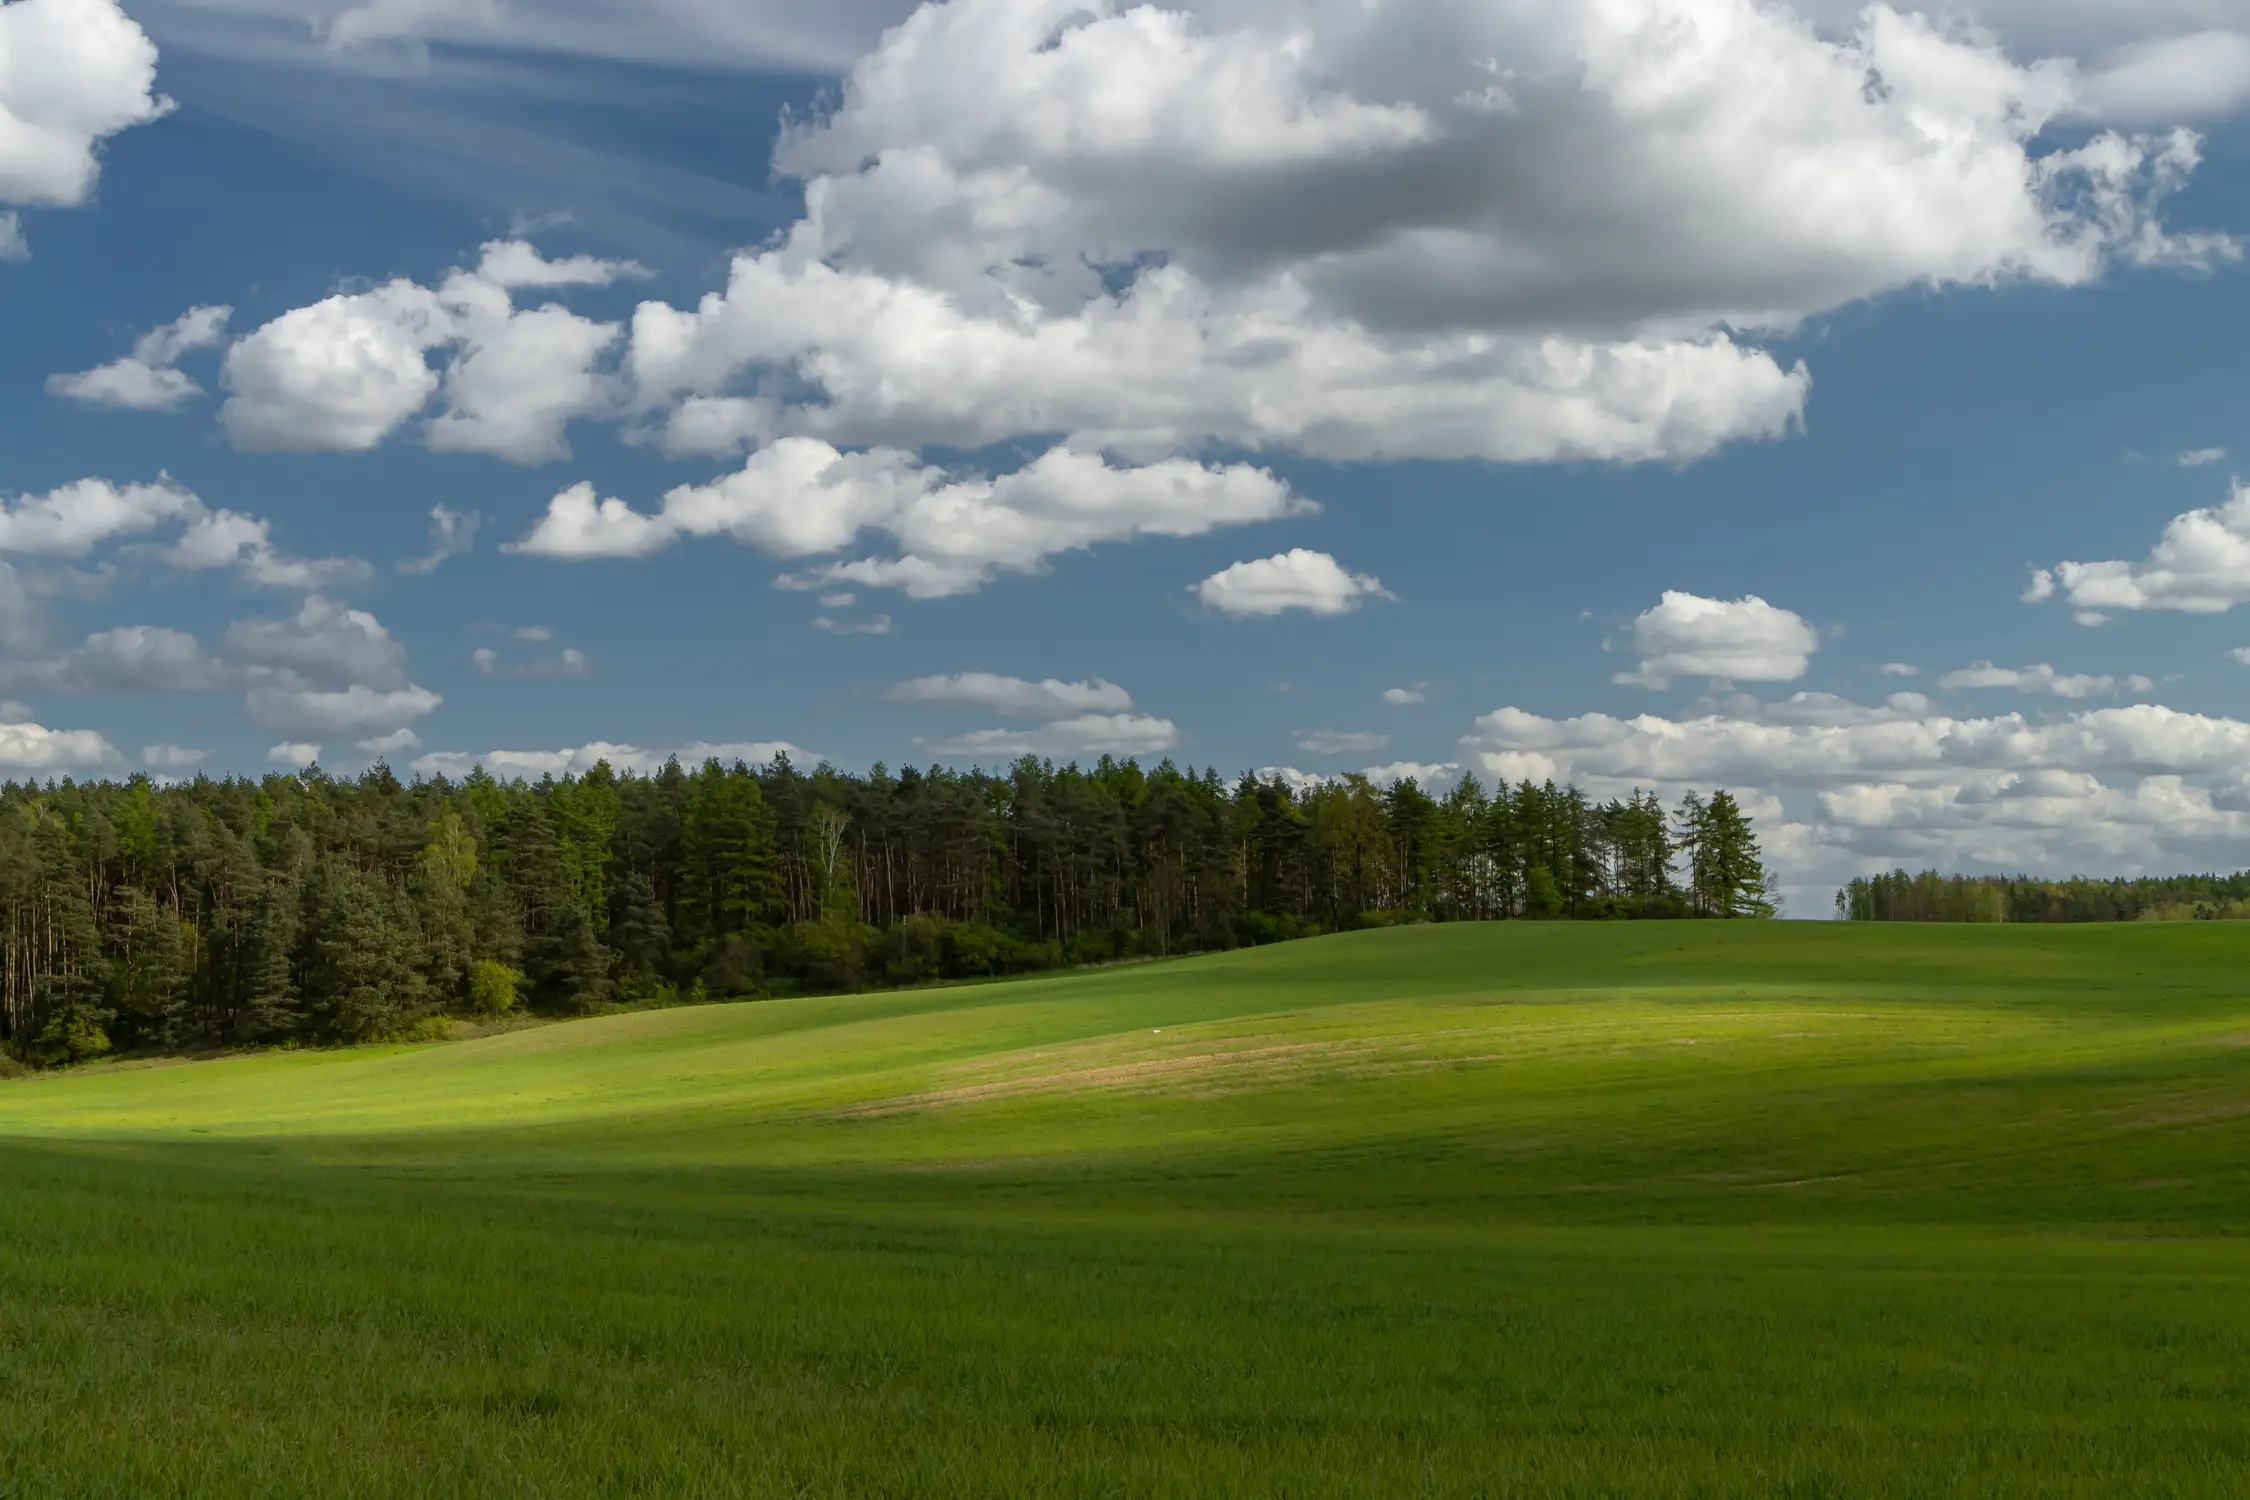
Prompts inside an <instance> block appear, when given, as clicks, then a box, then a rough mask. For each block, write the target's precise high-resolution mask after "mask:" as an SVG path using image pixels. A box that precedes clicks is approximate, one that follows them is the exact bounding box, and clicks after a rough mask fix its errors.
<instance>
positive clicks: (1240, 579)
mask: <svg viewBox="0 0 2250 1500" xmlns="http://www.w3.org/2000/svg"><path fill="white" fill-rule="evenodd" d="M1193 592H1194V593H1195V595H1196V597H1197V598H1199V599H1201V600H1202V601H1203V603H1204V605H1205V607H1206V608H1210V609H1215V610H1218V611H1220V612H1221V613H1222V614H1229V615H1233V616H1235V617H1236V618H1238V619H1239V618H1242V617H1244V616H1248V615H1278V614H1281V613H1283V612H1284V611H1286V610H1292V609H1302V610H1309V611H1310V612H1311V613H1313V614H1316V615H1341V614H1349V613H1350V612H1351V611H1353V610H1355V609H1357V608H1359V606H1360V605H1361V603H1362V602H1364V601H1366V600H1368V599H1391V598H1396V597H1397V596H1396V595H1394V594H1393V593H1391V591H1390V590H1389V589H1386V588H1384V587H1383V581H1382V580H1381V579H1379V578H1375V577H1371V576H1370V575H1368V574H1365V573H1352V572H1347V571H1346V570H1345V569H1344V567H1343V565H1342V564H1341V563H1338V562H1337V561H1336V559H1335V558H1333V557H1330V556H1329V555H1328V554H1327V553H1325V552H1308V551H1306V550H1305V549H1304V548H1302V547H1292V548H1290V549H1289V550H1288V551H1287V552H1281V553H1276V554H1275V555H1274V556H1272V557H1262V558H1259V559H1258V560H1257V561H1255V562H1238V563H1236V564H1234V565H1233V566H1232V567H1227V568H1221V569H1220V570H1219V571H1218V572H1216V573H1213V574H1212V575H1211V576H1210V577H1209V578H1206V579H1204V580H1203V581H1202V582H1201V583H1199V584H1196V585H1195V587H1194V590H1193Z"/></svg>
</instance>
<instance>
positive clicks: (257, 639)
mask: <svg viewBox="0 0 2250 1500" xmlns="http://www.w3.org/2000/svg"><path fill="white" fill-rule="evenodd" d="M223 649H224V650H225V652H226V654H227V656H228V657H230V658H231V659H233V660H234V661H237V662H240V663H242V664H243V665H245V666H248V667H254V668H262V669H265V670H266V671H269V672H273V673H278V674H286V675H287V676H288V677H290V678H291V679H293V682H294V683H295V684H296V685H302V686H312V687H323V688H341V687H347V686H350V685H352V684H355V683H356V684H364V685H366V686H369V687H372V688H379V689H386V690H387V689H392V688H398V687H403V686H405V685H406V648H405V647H404V646H401V645H400V644H399V643H398V641H397V640H395V639H394V638H393V637H392V635H391V633H390V632H389V631H388V630H386V629H384V628H383V624H382V622H381V621H379V620H377V619H376V618H375V617H374V616H373V615H371V614H369V613H368V612H367V611H365V610H362V609H351V608H347V607H345V606H343V605H340V604H336V603H333V602H331V601H330V600H327V599H324V598H322V597H320V596H319V595H317V594H315V595H313V596H311V597H309V598H307V599H306V600H305V602H304V605H303V607H302V608H300V609H299V610H298V611H297V613H296V614H295V615H294V616H292V617H291V618H289V619H286V620H270V619H254V620H237V621H235V622H234V623H233V624H232V625H229V626H228V627H227V630H226V635H225V638H224V641H223Z"/></svg>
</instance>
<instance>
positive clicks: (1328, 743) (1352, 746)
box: [1297, 729, 1391, 755]
mask: <svg viewBox="0 0 2250 1500" xmlns="http://www.w3.org/2000/svg"><path fill="white" fill-rule="evenodd" d="M1390 742H1391V737H1390V736H1389V735H1387V734H1375V733H1372V732H1369V731H1365V730H1344V729H1315V730H1311V731H1307V732H1300V733H1299V734H1298V736H1297V748H1298V749H1300V750H1308V751H1310V752H1312V753H1313V754H1314V755H1364V754H1366V753H1367V752H1368V751H1370V750H1380V749H1382V748H1384V747H1385V746H1386V745H1388V744H1390Z"/></svg>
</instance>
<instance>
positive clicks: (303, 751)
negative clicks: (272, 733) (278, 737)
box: [266, 740, 320, 766]
mask: <svg viewBox="0 0 2250 1500" xmlns="http://www.w3.org/2000/svg"><path fill="white" fill-rule="evenodd" d="M266 759H267V760H270V761H272V762H273V763H274V764H275V765H277V766H309V765H311V764H312V763H313V762H315V761H317V760H319V759H320V746H318V745H313V744H307V743H304V742H302V741H295V740H284V741H283V742H282V743H281V744H278V745H276V746H274V747H273V748H272V749H270V750H268V751H267V752H266Z"/></svg>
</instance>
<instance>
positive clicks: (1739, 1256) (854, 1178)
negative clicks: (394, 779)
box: [0, 923, 2250, 1500]
mask: <svg viewBox="0 0 2250 1500" xmlns="http://www.w3.org/2000/svg"><path fill="white" fill-rule="evenodd" d="M2246 1231H2250V924H2242V923H2204V924H2177V925H2166V926H2157V925H2145V926H2135V927H2110V928H2094V927H2076V928H2068V927H2045V928H2008V927H1981V928H1980V927H1906V926H1856V927H1853V926H1827V925H1813V924H1772V923H1766V924H1740V925H1736V924H1716V923H1694V924H1689V923H1682V924H1660V923H1649V924H1634V925H1617V926H1596V925H1578V926H1573V925H1567V924H1554V925H1545V924H1508V925H1502V926H1491V927H1472V926H1459V927H1437V928H1419V929H1405V930H1391V931H1383V932H1371V933H1364V934H1357V935H1352V936H1345V937H1336V938H1327V939H1320V940H1316V941H1311V942H1304V943H1297V944H1290V945H1285V946H1281V947H1275V948H1267V949H1260V950H1256V951H1252V952H1245V953H1237V954H1230V955H1225V956H1221V957H1214V958H1208V959H1197V960H1190V961H1186V962H1179V963H1171V964H1163V965H1148V966H1143V967H1135V968H1125V969H1115V970H1108V971H1102V972H1096V973H1087V974H1079V975H1073V976H1069V977H1064V978H1057V979H1049V980H1041V981H1037V982H1023V983H1014V984H1005V985H991V986H982V987H972V988H960V989H940V990H925V991H915V992H909V993H897V994H883V995H869V996H852V997H844V998H837V999H800V1000H786V1001H772V1002H766V1003H763V1004H753V1005H740V1006H714V1007H708V1008H701V1009H693V1010H674V1011H664V1012H655V1013H647V1014H640V1015H633V1016H622V1017H615V1018H609V1019H603V1020H594V1021H585V1022H579V1023H574V1024H569V1025H557V1026H550V1027H543V1028H539V1029H535V1030H530V1031H523V1032H517V1033H513V1034H509V1035H504V1036H495V1037H490V1038H486V1039H484V1040H481V1041H473V1042H460V1043H451V1044H445V1045H438V1046H426V1047H414V1048H387V1049H386V1048H377V1049H367V1050H360V1051H350V1052H334V1053H309V1054H272V1055H266V1056H259V1057H252V1058H241V1059H234V1060H229V1061H222V1062H211V1063H197V1064H191V1065H179V1066H166V1067H144V1068H119V1069H115V1070H111V1071H106V1072H92V1073H80V1074H76V1075H69V1076H56V1077H43V1078H36V1079H29V1080H20V1081H16V1082H11V1083H6V1084H0V1496H5V1497H10V1500H13V1497H26V1500H29V1497H39V1500H51V1497H62V1496H82V1495H83V1496H93V1495H100V1496H119V1497H123V1496H135V1497H138V1496H198V1497H210V1496H235V1495H245V1496H247V1495H256V1496H320V1497H341V1496H358V1495H386V1496H387V1495H431V1496H441V1495H442V1496H480V1497H482V1496H570V1495H710V1496H736V1495H740V1496H792V1497H794V1496H877V1495H882V1496H923V1495H935V1496H952V1495H978V1496H1063V1495H1068V1496H1140V1495H1193V1496H1230V1495H1274V1496H1314V1495H1354V1496H1368V1497H1394V1496H1410V1495H1413V1496H1418V1495H1523V1496H1612V1495H1619V1496H1622V1495H1633V1496H1639V1495H1651V1496H1656V1495H1661V1496H1690V1495H1693V1496H1729V1497H1733V1496H1792V1497H1804V1496H1847V1495H1848V1496H1860V1495H1948V1496H1950V1495H1959V1496H1999V1495H2023V1496H2067V1495H2084V1496H2121V1495H2241V1494H2245V1493H2250V1235H2246Z"/></svg>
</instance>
